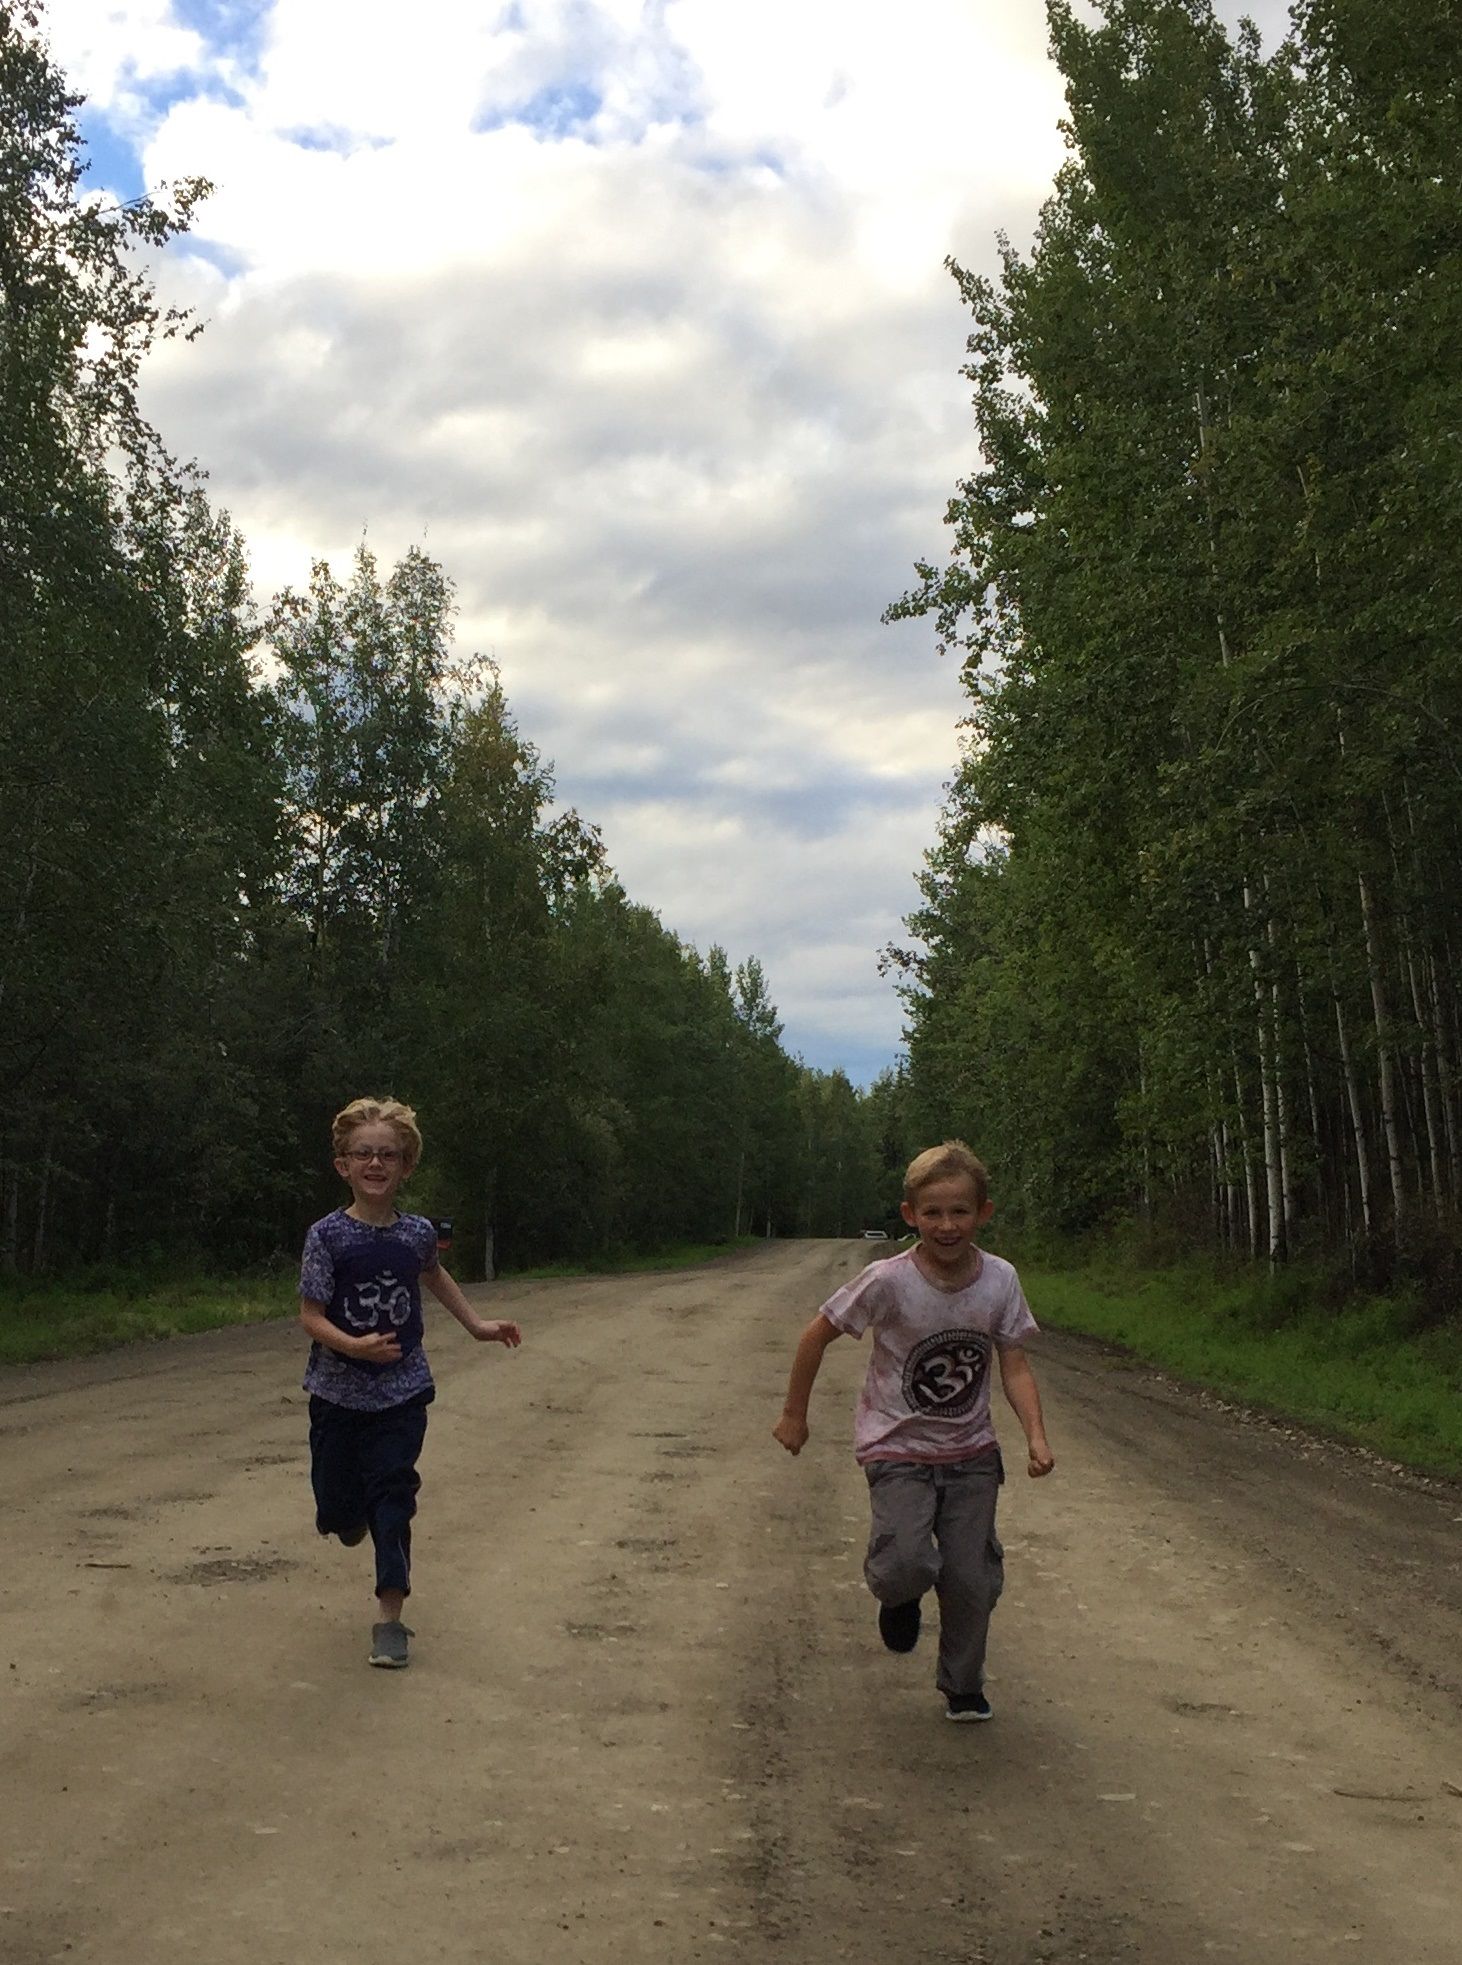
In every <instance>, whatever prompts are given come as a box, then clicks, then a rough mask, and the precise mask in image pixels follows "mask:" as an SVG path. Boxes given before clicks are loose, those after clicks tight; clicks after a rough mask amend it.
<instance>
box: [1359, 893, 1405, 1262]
mask: <svg viewBox="0 0 1462 1965" xmlns="http://www.w3.org/2000/svg"><path fill="white" fill-rule="evenodd" d="M1355 877H1356V883H1357V885H1358V887H1359V890H1360V918H1361V929H1362V932H1363V933H1364V936H1365V946H1366V968H1367V970H1368V972H1369V978H1370V985H1371V1013H1372V1015H1373V1016H1374V1018H1375V1022H1376V1055H1377V1061H1378V1066H1379V1071H1380V1081H1381V1130H1382V1132H1383V1134H1384V1135H1385V1140H1386V1159H1387V1162H1388V1164H1389V1167H1390V1171H1391V1220H1392V1225H1393V1227H1394V1229H1395V1233H1396V1239H1397V1241H1398V1242H1399V1241H1400V1240H1401V1238H1402V1236H1403V1235H1404V1234H1405V1232H1406V1230H1407V1228H1408V1227H1409V1226H1410V1209H1409V1207H1408V1205H1407V1194H1406V1168H1405V1163H1404V1161H1403V1159H1402V1153H1401V1121H1400V1114H1399V1111H1398V1087H1397V1083H1396V1061H1395V1056H1394V1053H1393V1051H1392V1036H1391V1011H1390V1007H1389V1005H1388V1003H1387V1000H1386V983H1385V977H1384V975H1383V973H1382V968H1381V949H1380V937H1379V935H1378V933H1377V930H1376V910H1375V904H1374V902H1373V901H1372V899H1371V884H1370V882H1369V881H1368V880H1367V879H1366V876H1365V874H1364V873H1363V872H1361V871H1360V870H1357V872H1356V876H1355Z"/></svg>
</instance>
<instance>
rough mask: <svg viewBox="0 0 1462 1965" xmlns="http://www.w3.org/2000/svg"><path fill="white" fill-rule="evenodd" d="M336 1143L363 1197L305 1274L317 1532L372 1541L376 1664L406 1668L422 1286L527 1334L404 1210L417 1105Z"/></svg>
mask: <svg viewBox="0 0 1462 1965" xmlns="http://www.w3.org/2000/svg"><path fill="white" fill-rule="evenodd" d="M332 1144H333V1146H334V1149H335V1171H336V1173H338V1174H339V1175H340V1177H341V1179H342V1180H345V1181H348V1182H349V1183H350V1192H351V1202H350V1205H349V1207H345V1208H337V1209H336V1211H335V1212H334V1214H327V1215H326V1216H325V1218H324V1220H323V1221H317V1222H316V1223H315V1225H314V1227H313V1228H311V1230H310V1232H309V1234H308V1235H307V1236H306V1237H305V1252H304V1260H303V1262H302V1264H301V1267H300V1322H301V1323H302V1324H303V1325H304V1327H305V1329H306V1330H307V1331H308V1332H309V1334H310V1336H311V1337H312V1338H313V1340H314V1342H313V1343H312V1345H311V1346H310V1361H309V1365H308V1367H307V1369H306V1371H305V1381H304V1383H305V1390H306V1391H307V1392H308V1393H309V1395H310V1477H311V1479H312V1481H313V1483H314V1488H315V1526H316V1528H317V1529H318V1530H319V1531H320V1533H321V1535H338V1536H339V1537H340V1540H341V1541H342V1542H343V1543H344V1544H345V1546H346V1548H347V1549H353V1548H354V1547H355V1546H356V1545H357V1543H360V1542H363V1541H364V1540H365V1538H366V1536H367V1535H369V1536H370V1537H371V1539H372V1541H373V1542H374V1543H375V1548H376V1601H377V1603H378V1604H379V1606H380V1617H379V1621H378V1622H377V1623H375V1624H374V1625H373V1626H372V1628H371V1651H370V1662H371V1663H372V1664H373V1665H382V1666H385V1667H386V1668H387V1669H388V1670H396V1671H399V1670H401V1668H402V1667H403V1666H405V1665H406V1664H407V1663H408V1662H409V1655H408V1649H407V1640H408V1639H409V1638H410V1637H411V1636H412V1632H410V1631H409V1630H408V1629H407V1628H406V1626H405V1625H404V1624H403V1623H402V1621H401V1611H402V1607H403V1605H404V1604H405V1601H406V1598H407V1597H408V1596H409V1595H410V1594H411V1519H412V1516H413V1515H414V1514H415V1513H416V1493H417V1489H418V1488H419V1487H420V1486H421V1477H420V1475H419V1474H418V1473H417V1471H416V1462H417V1458H418V1456H419V1455H420V1453H421V1447H422V1441H423V1440H424V1439H425V1437H426V1409H427V1407H428V1406H429V1405H430V1404H431V1402H432V1400H433V1399H434V1398H435V1396H436V1388H435V1386H434V1385H433V1383H432V1375H431V1371H430V1369H429V1367H428V1365H427V1362H426V1352H425V1351H424V1350H423V1348H422V1341H421V1340H422V1315H421V1289H420V1284H421V1283H423V1282H424V1283H425V1284H426V1286H427V1288H428V1289H429V1290H430V1291H431V1293H432V1295H433V1296H434V1297H436V1299H437V1301H438V1302H439V1303H443V1304H445V1305H446V1307H447V1309H448V1310H450V1311H451V1313H452V1315H453V1316H454V1317H455V1318H456V1319H457V1322H458V1323H459V1324H460V1325H461V1326H462V1328H463V1329H464V1330H465V1331H466V1332H467V1334H468V1336H469V1337H475V1338H476V1339H477V1341H478V1342H479V1343H480V1344H506V1345H508V1346H509V1347H510V1348H511V1347H512V1346H514V1345H516V1344H518V1343H520V1342H521V1333H520V1331H519V1329H518V1326H517V1325H516V1324H514V1323H508V1322H506V1321H505V1320H498V1319H492V1318H487V1317H479V1316H478V1314H477V1312H476V1311H475V1310H474V1309H473V1308H472V1305H471V1304H470V1303H469V1302H468V1301H467V1299H466V1297H465V1296H463V1294H462V1292H461V1290H460V1289H458V1287H457V1285H456V1284H455V1283H454V1282H453V1281H452V1278H451V1277H450V1276H449V1275H448V1274H447V1272H446V1270H445V1269H444V1268H443V1267H442V1265H441V1263H440V1262H439V1261H438V1259H437V1231H436V1229H435V1228H434V1227H433V1226H432V1224H431V1223H430V1222H429V1221H427V1220H426V1219H425V1218H424V1217H423V1216H421V1215H417V1214H402V1213H400V1212H399V1210H398V1209H397V1207H396V1195H397V1192H398V1190H399V1189H400V1187H401V1185H402V1183H403V1182H404V1181H405V1180H406V1178H407V1176H408V1175H409V1174H410V1173H411V1171H412V1169H413V1168H414V1167H415V1166H416V1163H417V1161H418V1160H419V1159H420V1158H421V1134H420V1132H419V1131H418V1130H417V1125H416V1114H415V1113H414V1112H413V1111H412V1110H411V1107H410V1106H409V1105H401V1104H398V1102H397V1101H396V1100H395V1099H372V1098H358V1099H354V1100H352V1102H351V1103H350V1104H349V1105H347V1106H346V1107H345V1109H344V1111H343V1112H339V1113H337V1114H336V1117H335V1123H334V1126H333V1128H332Z"/></svg>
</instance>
